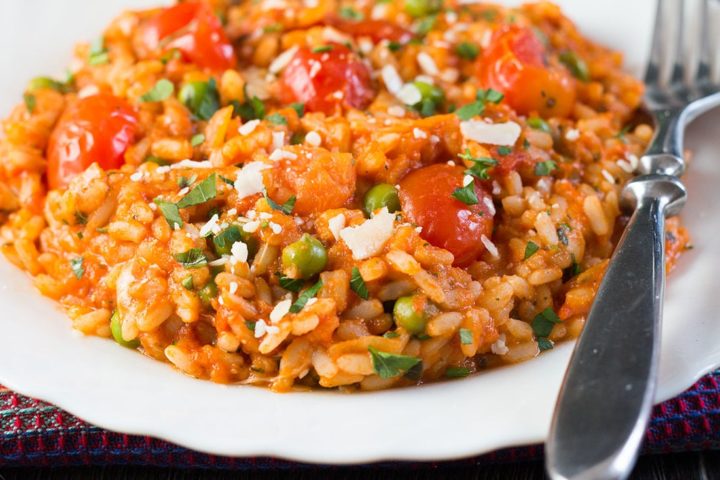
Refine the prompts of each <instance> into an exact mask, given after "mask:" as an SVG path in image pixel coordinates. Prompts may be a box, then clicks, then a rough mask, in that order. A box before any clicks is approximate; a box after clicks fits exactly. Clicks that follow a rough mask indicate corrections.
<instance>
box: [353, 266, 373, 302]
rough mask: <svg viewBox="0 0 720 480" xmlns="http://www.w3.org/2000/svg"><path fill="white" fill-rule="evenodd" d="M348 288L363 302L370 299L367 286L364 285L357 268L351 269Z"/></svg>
mask: <svg viewBox="0 0 720 480" xmlns="http://www.w3.org/2000/svg"><path fill="white" fill-rule="evenodd" d="M350 288H351V289H352V291H353V292H355V293H357V295H358V297H360V298H362V299H363V300H367V299H368V298H370V292H368V288H367V285H365V280H363V278H362V275H360V269H359V268H358V267H353V269H352V274H351V276H350Z"/></svg>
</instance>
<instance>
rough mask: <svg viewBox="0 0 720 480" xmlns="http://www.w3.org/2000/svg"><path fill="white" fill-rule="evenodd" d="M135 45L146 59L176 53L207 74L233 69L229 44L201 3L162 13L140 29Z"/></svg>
mask: <svg viewBox="0 0 720 480" xmlns="http://www.w3.org/2000/svg"><path fill="white" fill-rule="evenodd" d="M135 45H136V48H138V49H139V50H140V51H141V53H144V54H149V55H151V54H156V55H157V54H162V53H164V52H168V51H171V50H173V49H177V50H179V51H180V52H181V53H182V54H183V56H184V57H185V58H186V59H187V60H189V61H191V62H193V63H194V64H195V65H198V66H200V67H202V68H208V69H210V70H216V71H217V70H225V69H227V68H232V67H233V66H234V65H235V52H234V51H233V47H232V44H230V41H229V40H228V38H227V36H226V35H225V31H224V30H223V28H222V25H221V24H220V20H218V18H217V17H216V16H215V14H214V13H213V12H212V10H211V9H210V7H209V6H208V5H207V4H206V3H204V2H198V1H191V2H184V3H180V4H178V5H175V6H173V7H169V8H165V9H163V10H162V11H161V12H160V13H158V14H157V15H155V16H154V17H151V18H150V19H148V20H147V21H145V22H144V23H143V24H142V25H141V26H140V28H139V29H138V34H137V37H136V39H135Z"/></svg>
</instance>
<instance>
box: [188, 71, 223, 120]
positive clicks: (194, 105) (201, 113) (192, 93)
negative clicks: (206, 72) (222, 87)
mask: <svg viewBox="0 0 720 480" xmlns="http://www.w3.org/2000/svg"><path fill="white" fill-rule="evenodd" d="M178 98H179V99H180V101H181V102H182V103H183V104H185V106H186V107H188V108H189V109H190V111H192V113H193V114H194V115H195V116H196V117H198V118H200V119H201V120H210V117H212V116H213V114H214V113H215V112H216V111H218V109H219V108H220V97H219V94H218V91H217V87H216V86H215V81H214V80H211V81H209V82H189V83H186V84H185V85H183V87H182V88H181V89H180V92H179V93H178Z"/></svg>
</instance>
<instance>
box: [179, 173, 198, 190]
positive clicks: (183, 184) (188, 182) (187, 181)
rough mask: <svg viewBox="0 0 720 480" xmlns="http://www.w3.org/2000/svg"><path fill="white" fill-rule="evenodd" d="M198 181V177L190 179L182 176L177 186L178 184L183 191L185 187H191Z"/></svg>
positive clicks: (192, 176) (193, 176) (194, 176)
mask: <svg viewBox="0 0 720 480" xmlns="http://www.w3.org/2000/svg"><path fill="white" fill-rule="evenodd" d="M196 180H197V175H191V176H190V177H185V176H182V177H180V178H178V179H177V184H178V187H180V188H181V189H182V188H185V187H189V186H190V185H192V184H193V183H195V181H196Z"/></svg>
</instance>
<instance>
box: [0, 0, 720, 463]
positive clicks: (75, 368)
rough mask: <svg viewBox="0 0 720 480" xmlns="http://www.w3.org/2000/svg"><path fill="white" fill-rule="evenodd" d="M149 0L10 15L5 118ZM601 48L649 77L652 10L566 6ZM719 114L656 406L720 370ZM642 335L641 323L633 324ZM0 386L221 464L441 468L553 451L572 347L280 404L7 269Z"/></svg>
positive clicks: (692, 214)
mask: <svg viewBox="0 0 720 480" xmlns="http://www.w3.org/2000/svg"><path fill="white" fill-rule="evenodd" d="M153 3H154V2H153V0H112V1H110V0H105V1H103V2H87V1H83V0H66V1H64V2H60V1H57V0H23V1H21V0H13V1H4V2H3V7H2V10H3V15H2V18H0V45H2V51H1V52H0V71H2V72H3V75H1V76H0V92H2V98H0V112H2V114H3V115H5V114H6V113H7V112H8V111H9V109H10V107H11V105H13V104H14V103H16V102H18V101H19V99H20V98H21V93H22V90H23V87H24V85H25V83H26V81H27V80H28V79H29V78H31V77H32V76H34V75H39V74H43V73H54V72H62V71H63V66H64V64H65V63H66V61H67V60H68V58H69V52H70V49H71V48H72V45H73V43H74V42H76V41H78V40H82V39H91V38H93V37H95V36H96V35H97V34H98V33H99V32H100V30H101V28H103V26H104V25H106V24H107V22H108V21H109V20H110V19H111V18H112V17H113V15H115V14H117V13H118V12H119V11H120V10H121V9H122V8H123V7H128V6H140V5H151V4H153ZM559 3H561V4H564V6H565V7H566V9H567V11H568V13H569V14H570V15H571V17H572V18H573V19H575V21H577V23H578V24H579V25H580V26H581V27H582V28H583V30H584V31H585V32H586V33H587V34H588V35H590V36H591V37H592V38H594V39H596V40H599V41H602V42H603V43H605V44H607V45H609V46H612V47H614V48H618V49H622V50H624V51H625V52H626V54H627V58H628V64H629V65H631V66H632V67H633V68H635V69H636V71H637V69H638V67H639V66H641V65H642V64H643V61H642V60H643V58H644V55H645V53H646V48H645V47H646V45H647V39H648V38H649V32H650V28H651V23H652V11H653V8H654V5H653V2H652V0H644V1H633V2H628V1H624V0H612V1H608V0H606V1H604V2H579V1H570V0H568V1H561V2H559ZM718 125H720V115H718V114H717V113H716V114H714V115H713V116H708V117H706V118H704V119H702V120H700V121H698V122H697V124H696V125H694V126H693V128H692V129H691V131H690V134H689V138H688V145H689V146H690V147H692V148H694V149H695V152H696V157H695V161H694V162H693V165H692V169H691V172H690V174H689V175H688V178H687V184H688V187H689V190H690V194H691V197H690V201H689V203H688V206H687V207H686V209H685V221H686V224H687V225H688V226H689V227H690V230H691V232H692V234H693V237H694V244H695V247H696V248H695V249H694V250H692V251H690V252H688V253H687V254H686V255H684V256H683V258H682V260H681V262H680V267H679V268H678V270H677V271H676V273H675V274H674V275H673V276H672V278H671V281H670V285H669V289H668V296H667V305H666V315H665V325H664V328H663V349H662V365H661V372H660V388H659V391H658V400H663V399H666V398H669V397H671V396H673V395H676V394H678V393H680V392H681V391H682V390H683V389H685V388H687V387H689V386H690V385H691V384H692V383H693V382H694V381H695V380H696V379H697V378H698V377H700V376H701V375H702V374H703V373H705V372H707V371H709V370H710V369H712V368H714V367H715V366H717V365H720V322H718V321H717V320H718V319H717V312H718V311H720V295H718V291H719V289H718V287H720V285H719V283H720V282H719V281H718V274H717V270H716V269H717V266H718V265H720V241H718V232H720V216H718V215H715V214H714V213H715V212H714V211H713V208H714V205H720V188H717V186H718V185H720V169H719V168H717V166H718V165H720V156H718V155H717V152H713V144H715V145H717V138H719V137H720V130H719V129H718ZM628 321H632V319H628ZM0 332H2V333H1V334H0V382H1V383H3V384H4V385H6V386H7V387H9V388H12V389H15V390H17V391H19V392H22V393H25V394H27V395H31V396H34V397H38V398H41V399H44V400H47V401H50V402H52V403H55V404H57V405H59V406H60V407H62V408H65V409H67V410H68V411H70V412H72V413H74V414H76V415H78V416H80V417H82V418H84V419H86V420H88V421H89V422H91V423H94V424H96V425H99V426H102V427H105V428H109V429H111V430H117V431H121V432H127V433H136V434H148V435H152V436H155V437H160V438H163V439H167V440H170V441H172V442H175V443H178V444H180V445H184V446H187V447H190V448H193V449H196V450H201V451H205V452H211V453H215V454H224V455H237V456H249V455H272V456H279V457H285V458H290V459H295V460H301V461H308V462H324V463H355V462H369V461H375V460H382V459H412V460H436V459H449V458H458V457H462V456H469V455H474V454H479V453H482V452H486V451H489V450H493V449H497V448H500V447H506V446H512V445H521V444H529V443H535V442H541V441H543V440H544V438H545V436H546V433H547V430H548V425H549V423H550V415H551V412H552V408H553V403H554V400H555V396H556V393H557V391H558V387H559V384H560V379H561V377H562V374H563V371H564V369H565V365H566V363H567V359H568V356H569V354H570V349H571V345H568V344H566V345H562V346H560V347H559V348H557V349H555V350H553V351H551V352H548V353H546V354H544V355H542V356H541V357H540V358H538V359H536V360H533V361H531V362H528V363H525V364H522V365H518V366H515V367H509V368H504V369H500V370H496V371H492V372H488V373H486V374H482V375H479V376H476V377H473V378H467V379H464V380H461V381H454V382H446V383H442V384H437V385H431V386H426V387H422V388H409V389H402V390H394V391H387V392H380V393H370V394H357V395H342V394H336V393H328V392H325V393H322V392H318V393H302V394H286V395H277V394H273V393H270V392H268V391H266V390H262V389H259V388H252V387H239V386H234V387H225V386H220V385H214V384H211V383H208V382H203V381H198V380H193V379H191V378H188V377H185V376H183V375H181V374H180V373H178V372H176V371H174V370H172V369H171V368H170V367H168V366H167V365H163V364H161V363H158V362H156V361H154V360H150V359H147V358H145V357H143V356H141V355H138V354H137V353H134V352H131V351H128V350H125V349H123V348H120V347H118V346H117V345H115V344H113V343H112V342H110V341H107V340H101V339H98V338H86V337H82V336H80V335H78V334H76V333H74V332H73V331H72V330H71V328H70V322H69V321H68V320H67V319H66V318H65V317H64V315H63V314H62V313H61V312H60V310H59V309H58V307H57V306H56V305H54V304H53V303H52V302H51V301H49V300H47V299H45V298H43V297H41V296H40V294H39V293H37V292H36V291H35V289H34V288H33V287H32V285H31V283H30V281H29V279H28V277H27V276H26V275H25V274H24V273H22V272H20V271H18V270H17V269H15V268H13V267H12V266H10V265H9V264H8V263H7V262H6V261H5V260H4V259H2V260H0Z"/></svg>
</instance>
